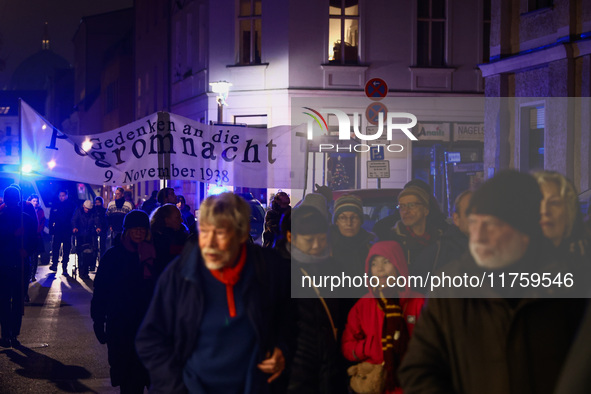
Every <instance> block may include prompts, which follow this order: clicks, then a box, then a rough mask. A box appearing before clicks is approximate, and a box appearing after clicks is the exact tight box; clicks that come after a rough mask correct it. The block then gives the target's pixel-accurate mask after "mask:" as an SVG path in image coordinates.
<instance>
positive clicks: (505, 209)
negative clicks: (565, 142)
mask: <svg viewBox="0 0 591 394" xmlns="http://www.w3.org/2000/svg"><path fill="white" fill-rule="evenodd" d="M541 200H542V194H541V192H540V189H539V186H538V185H536V182H535V179H534V178H533V177H531V176H530V175H527V174H522V173H519V172H517V171H512V170H507V171H502V172H500V173H499V174H498V175H496V176H495V177H493V178H492V179H490V180H489V181H487V182H486V183H484V184H483V185H482V186H481V187H480V188H479V189H478V190H476V191H475V192H474V194H473V196H472V198H471V200H470V205H469V207H468V210H467V212H468V213H469V218H468V220H469V248H470V253H469V254H466V255H464V257H463V258H462V259H460V260H458V261H457V262H455V263H452V264H450V265H449V266H447V267H446V268H445V274H446V275H449V276H463V275H464V274H467V275H468V276H479V277H484V278H486V280H485V281H484V282H483V283H482V285H481V286H478V287H477V288H476V289H466V288H458V287H456V288H454V287H453V286H448V287H447V288H445V289H442V290H440V291H436V292H435V293H432V294H431V299H429V301H428V303H427V307H426V308H425V310H424V311H423V313H422V315H421V319H420V320H419V321H418V323H417V325H416V327H415V331H414V335H413V338H412V340H411V342H410V344H409V349H408V352H407V354H406V356H405V358H404V361H403V364H402V366H401V368H400V370H399V375H400V380H401V382H402V387H403V390H404V393H405V394H413V393H483V394H487V393H491V394H492V393H532V394H533V393H552V392H553V390H554V387H555V386H556V382H557V379H558V376H559V374H560V371H561V367H562V365H563V362H564V360H565V357H566V355H567V353H568V350H569V346H570V344H571V342H572V340H573V338H574V336H575V334H576V330H577V326H578V323H579V321H580V319H581V316H582V314H583V311H584V305H585V301H586V300H584V299H575V300H572V299H559V298H557V297H561V296H564V294H560V292H561V291H563V290H564V286H562V287H558V286H557V285H551V286H548V287H545V286H534V285H533V284H531V283H530V284H529V285H528V286H524V285H522V284H519V285H518V286H514V287H511V286H510V284H511V281H512V279H513V276H512V274H514V273H515V274H517V275H520V276H521V274H522V273H524V274H527V276H528V277H531V274H532V273H539V274H542V273H544V272H548V273H552V278H555V275H556V274H557V273H561V274H562V275H564V274H565V273H567V272H566V265H564V264H559V263H558V262H559V261H560V256H557V255H556V254H554V252H553V249H552V247H551V246H550V245H549V244H548V241H547V240H545V239H544V237H543V235H542V231H541V228H540V226H539V221H540V201H541ZM439 274H441V273H439ZM503 275H504V277H505V282H504V287H501V282H500V279H499V278H501V277H502V276H503ZM491 277H492V278H493V279H494V280H495V281H496V282H494V284H492V285H491V281H490V278H491ZM575 280H576V279H575ZM443 297H444V298H443Z"/></svg>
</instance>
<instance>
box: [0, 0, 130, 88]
mask: <svg viewBox="0 0 591 394" xmlns="http://www.w3.org/2000/svg"><path fill="white" fill-rule="evenodd" d="M132 5H133V0H0V59H1V60H2V61H4V64H5V68H4V70H1V69H0V89H4V88H5V87H6V86H7V85H8V83H9V82H10V77H11V76H12V73H13V71H14V70H15V69H16V68H17V67H18V65H19V64H20V63H21V62H22V61H23V60H25V59H26V58H27V57H29V56H31V55H33V54H34V53H36V52H37V51H39V50H41V39H42V38H43V25H44V23H45V22H48V23H49V39H50V48H51V50H53V51H54V52H55V53H57V54H58V55H60V56H62V57H64V58H65V59H66V60H67V61H68V62H69V63H70V64H72V63H73V61H74V46H73V44H72V38H73V37H74V33H76V29H77V28H78V24H79V22H80V19H81V18H82V17H83V16H87V15H94V14H100V13H103V12H108V11H113V10H119V9H123V8H128V7H131V6H132ZM0 64H1V62H0ZM0 68H1V67H0Z"/></svg>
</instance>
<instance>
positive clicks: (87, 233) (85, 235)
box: [72, 207, 98, 246]
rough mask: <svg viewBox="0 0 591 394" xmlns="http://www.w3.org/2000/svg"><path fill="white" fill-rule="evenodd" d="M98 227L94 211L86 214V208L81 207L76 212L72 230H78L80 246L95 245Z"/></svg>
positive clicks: (77, 235)
mask: <svg viewBox="0 0 591 394" xmlns="http://www.w3.org/2000/svg"><path fill="white" fill-rule="evenodd" d="M97 227H98V225H97V220H96V215H95V214H94V211H93V210H90V211H88V213H85V212H84V207H80V208H78V209H77V210H76V212H74V216H73V217H72V230H73V229H78V232H77V233H76V234H75V236H76V239H77V242H78V246H82V245H84V244H91V245H93V244H94V243H93V242H94V240H93V237H96V235H97V234H96V229H97Z"/></svg>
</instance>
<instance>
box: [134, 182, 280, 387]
mask: <svg viewBox="0 0 591 394" xmlns="http://www.w3.org/2000/svg"><path fill="white" fill-rule="evenodd" d="M249 223H250V206H249V205H248V203H247V202H246V201H244V200H243V199H242V198H241V197H239V196H236V195H234V194H232V193H223V194H220V195H217V196H210V197H208V198H207V199H206V200H205V201H204V202H203V204H201V207H200V209H199V239H198V244H195V243H193V244H188V245H187V246H186V247H185V249H184V250H183V253H182V255H181V256H180V257H179V258H177V259H176V260H174V261H173V262H172V263H171V264H170V265H169V266H168V267H167V269H166V270H165V271H164V273H163V274H162V276H161V277H160V280H159V281H158V285H157V288H156V291H155V293H154V297H153V299H152V303H151V305H150V308H149V310H148V313H147V315H146V318H145V319H144V322H143V324H142V327H141V328H140V331H139V333H138V336H137V340H136V346H137V350H138V354H139V355H140V358H141V360H142V361H143V363H144V365H145V366H146V368H147V369H148V371H149V372H150V379H151V388H150V392H151V393H186V392H190V393H266V392H269V391H270V390H271V386H272V385H270V384H269V383H271V382H273V381H274V380H275V379H277V378H278V377H279V376H280V375H281V373H282V372H283V369H284V368H285V358H286V357H287V350H288V349H287V345H286V344H287V342H288V341H287V338H286V336H287V333H288V332H289V330H290V325H291V324H290V321H289V319H288V316H289V313H290V309H291V308H290V307H289V302H290V294H289V288H290V287H289V266H288V264H287V263H285V262H283V263H282V260H280V259H279V258H278V256H277V255H276V254H275V252H274V251H273V250H271V249H262V248H260V247H259V246H257V245H252V244H249V243H247V242H246V241H247V240H248V235H249Z"/></svg>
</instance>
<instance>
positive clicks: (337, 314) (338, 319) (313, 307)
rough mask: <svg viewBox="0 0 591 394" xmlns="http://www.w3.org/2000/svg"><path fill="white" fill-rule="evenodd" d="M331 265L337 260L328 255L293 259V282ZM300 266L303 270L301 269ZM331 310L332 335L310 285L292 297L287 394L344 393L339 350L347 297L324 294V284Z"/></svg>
mask: <svg viewBox="0 0 591 394" xmlns="http://www.w3.org/2000/svg"><path fill="white" fill-rule="evenodd" d="M331 265H333V266H334V265H336V263H335V262H334V261H333V260H332V259H331V258H328V259H326V261H324V262H322V263H309V264H302V263H299V262H297V261H295V260H292V274H291V275H292V286H297V285H299V286H301V283H302V280H301V278H302V276H303V275H306V276H308V275H309V276H321V275H324V274H327V273H328V272H330V271H332V269H331V268H330V266H331ZM301 268H303V269H304V270H305V272H306V274H304V273H303V272H302V271H301ZM319 291H320V294H321V296H323V297H324V301H325V302H326V306H327V307H328V310H329V311H330V315H331V317H332V320H333V323H334V326H335V328H336V329H337V330H338V332H337V338H336V339H335V337H334V333H333V328H332V325H331V322H330V319H329V317H328V313H327V312H326V308H325V307H324V306H323V304H322V301H321V300H320V298H319V297H318V295H317V293H316V292H315V291H314V289H313V288H307V287H304V288H300V289H299V290H298V292H297V293H295V292H294V291H292V294H297V295H298V297H299V298H297V299H296V300H295V305H296V313H297V315H296V319H297V324H296V327H295V333H294V335H295V337H296V348H295V354H294V358H293V362H292V367H291V372H290V376H289V384H288V390H287V392H288V393H289V394H292V393H293V394H298V393H307V394H333V393H334V394H337V393H339V394H340V393H346V392H347V391H346V390H347V389H346V380H347V376H346V370H347V367H346V360H345V358H344V357H343V355H342V353H341V347H340V343H341V336H342V332H343V330H344V327H345V322H346V319H347V315H346V313H347V310H346V309H347V308H348V306H349V305H348V304H349V303H348V302H347V301H349V300H346V299H339V298H326V297H325V295H326V294H328V292H327V289H326V288H322V289H319Z"/></svg>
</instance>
